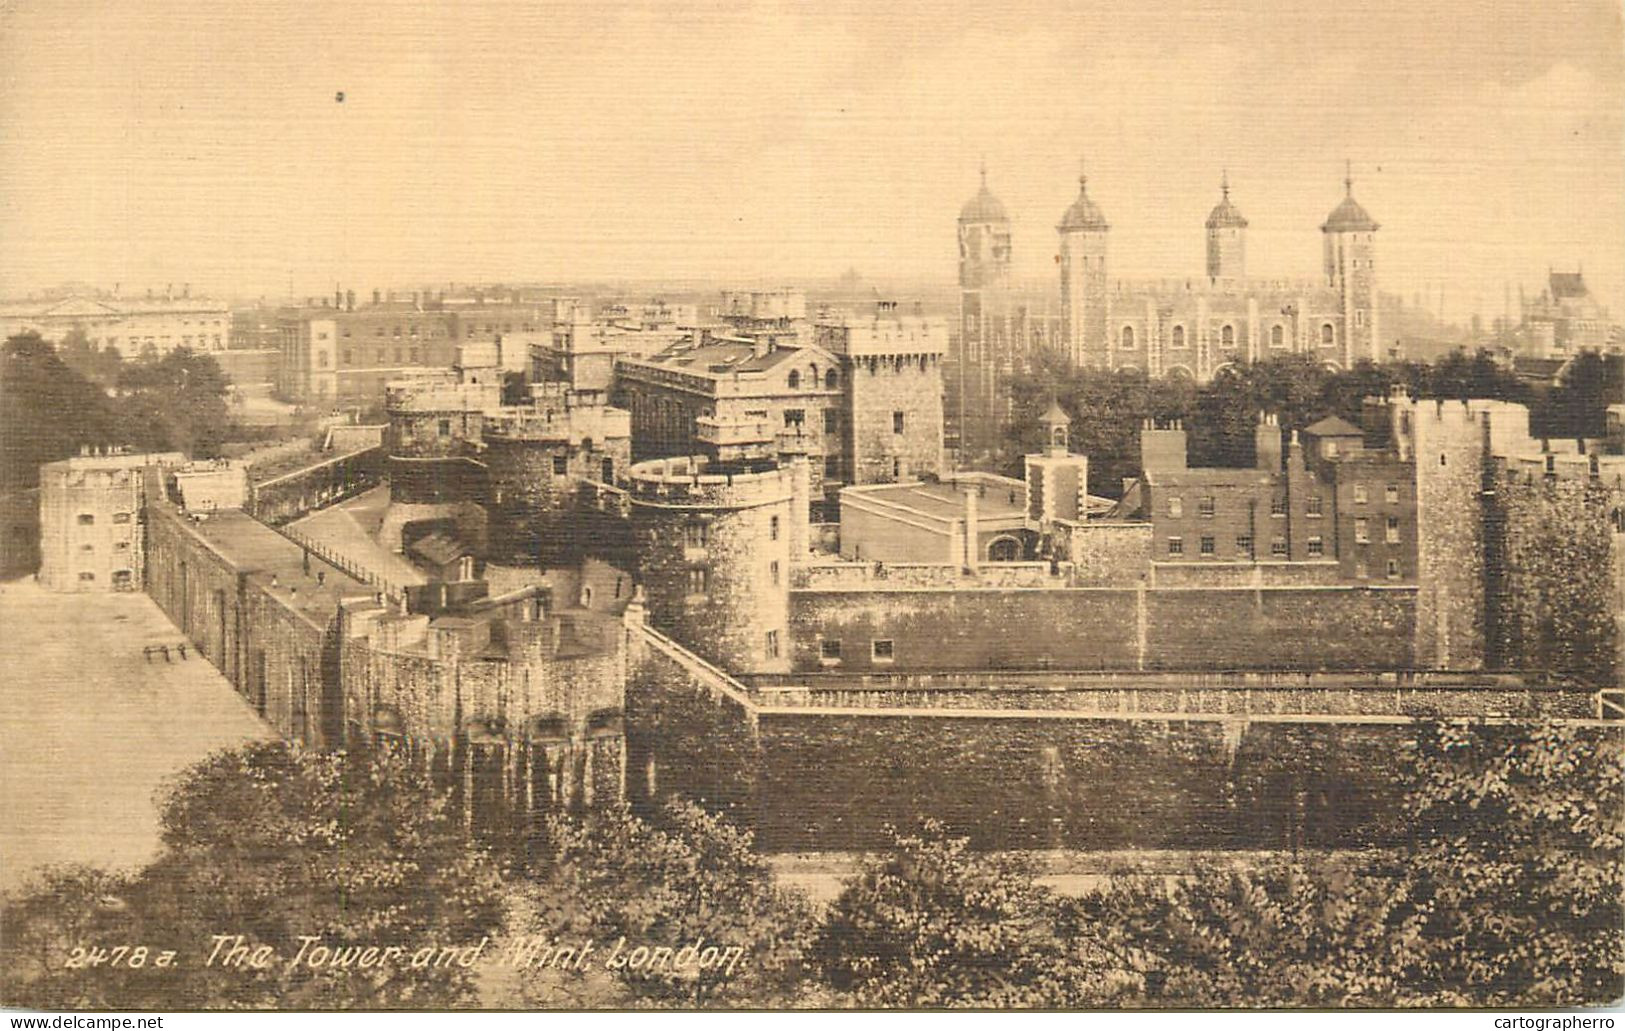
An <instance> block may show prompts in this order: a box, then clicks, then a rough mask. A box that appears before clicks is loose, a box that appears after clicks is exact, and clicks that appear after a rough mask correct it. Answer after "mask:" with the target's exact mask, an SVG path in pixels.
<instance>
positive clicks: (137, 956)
mask: <svg viewBox="0 0 1625 1031" xmlns="http://www.w3.org/2000/svg"><path fill="white" fill-rule="evenodd" d="M174 965H175V950H174V949H149V948H147V947H146V946H145V945H115V946H113V947H112V948H107V949H104V948H101V947H100V946H97V945H80V946H78V947H76V948H74V949H72V950H70V951H69V952H68V959H67V962H65V963H64V964H63V966H64V967H66V968H67V969H69V970H83V969H85V968H87V967H129V968H131V969H133V970H138V969H140V968H142V967H147V966H152V967H168V966H174Z"/></svg>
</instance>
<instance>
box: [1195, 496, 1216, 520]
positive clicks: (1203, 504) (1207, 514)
mask: <svg viewBox="0 0 1625 1031" xmlns="http://www.w3.org/2000/svg"><path fill="white" fill-rule="evenodd" d="M1214 509H1215V506H1214V504H1213V496H1212V495H1211V494H1210V495H1207V496H1206V497H1203V498H1202V499H1201V500H1199V501H1197V502H1196V512H1197V514H1198V515H1200V516H1202V517H1203V518H1206V519H1212V518H1213V512H1214Z"/></svg>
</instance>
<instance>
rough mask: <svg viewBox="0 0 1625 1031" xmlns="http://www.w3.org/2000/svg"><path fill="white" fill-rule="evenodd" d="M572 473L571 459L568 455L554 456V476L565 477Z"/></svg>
mask: <svg viewBox="0 0 1625 1031" xmlns="http://www.w3.org/2000/svg"><path fill="white" fill-rule="evenodd" d="M569 471H570V457H569V456H568V455H554V456H553V475H554V476H563V475H564V474H565V473H567V472H569Z"/></svg>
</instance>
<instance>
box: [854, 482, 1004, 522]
mask: <svg viewBox="0 0 1625 1031" xmlns="http://www.w3.org/2000/svg"><path fill="white" fill-rule="evenodd" d="M978 486H979V487H980V488H981V493H980V496H979V497H978V498H977V507H976V512H977V518H978V519H1023V518H1025V517H1026V508H1025V507H1024V500H1023V494H1022V491H1023V485H1022V484H1020V483H1017V482H1015V481H1011V482H1010V483H1009V484H1008V485H1006V484H1003V483H982V484H979V485H978ZM967 489H968V484H961V483H952V482H946V481H943V482H937V483H893V484H887V485H885V486H881V487H864V488H861V489H860V490H859V491H858V492H857V493H856V494H855V496H856V497H861V498H868V499H871V500H875V501H882V502H885V503H887V504H892V505H899V506H902V507H903V508H908V509H912V510H914V511H916V512H920V513H922V514H925V515H929V516H933V517H935V518H937V519H958V518H960V517H962V516H964V514H965V491H966V490H967ZM843 493H844V492H843Z"/></svg>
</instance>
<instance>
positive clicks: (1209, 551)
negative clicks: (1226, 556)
mask: <svg viewBox="0 0 1625 1031" xmlns="http://www.w3.org/2000/svg"><path fill="white" fill-rule="evenodd" d="M1213 553H1214V548H1213V538H1212V537H1209V536H1204V537H1203V538H1202V554H1203V555H1204V556H1209V557H1211V556H1212V555H1213Z"/></svg>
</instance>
